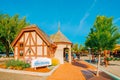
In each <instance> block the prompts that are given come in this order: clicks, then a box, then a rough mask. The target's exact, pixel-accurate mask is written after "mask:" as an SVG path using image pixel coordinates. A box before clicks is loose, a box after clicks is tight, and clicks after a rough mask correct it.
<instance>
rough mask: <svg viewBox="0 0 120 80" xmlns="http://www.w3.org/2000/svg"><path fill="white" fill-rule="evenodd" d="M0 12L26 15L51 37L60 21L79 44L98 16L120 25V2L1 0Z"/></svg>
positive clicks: (94, 0) (74, 41)
mask: <svg viewBox="0 0 120 80" xmlns="http://www.w3.org/2000/svg"><path fill="white" fill-rule="evenodd" d="M0 12H2V13H7V14H9V15H11V16H13V15H15V14H19V15H20V17H23V16H26V18H27V21H28V22H30V23H31V24H36V25H38V26H39V27H40V28H41V29H42V30H43V31H44V32H46V34H48V35H51V34H54V33H56V32H57V30H58V22H60V30H61V32H62V33H63V34H64V35H65V36H66V37H67V38H68V39H69V40H70V41H72V42H73V43H79V44H84V42H85V40H86V36H87V35H88V33H89V31H90V28H91V27H92V25H93V24H94V21H95V18H96V16H97V15H105V16H107V17H111V16H112V17H114V20H113V23H114V24H115V25H117V26H120V0H1V1H0ZM119 28H120V27H119Z"/></svg>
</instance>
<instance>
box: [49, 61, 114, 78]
mask: <svg viewBox="0 0 120 80" xmlns="http://www.w3.org/2000/svg"><path fill="white" fill-rule="evenodd" d="M47 80H114V79H113V78H112V77H110V76H109V75H107V74H106V73H104V72H100V76H99V77H96V68H95V67H94V66H92V65H90V64H88V63H87V62H85V61H77V62H73V63H72V64H69V63H65V64H62V65H60V66H59V67H58V69H57V70H56V71H55V72H53V74H52V75H51V76H49V77H48V78H47Z"/></svg>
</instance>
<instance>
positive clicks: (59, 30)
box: [58, 22, 60, 31]
mask: <svg viewBox="0 0 120 80" xmlns="http://www.w3.org/2000/svg"><path fill="white" fill-rule="evenodd" d="M58 31H60V22H58Z"/></svg>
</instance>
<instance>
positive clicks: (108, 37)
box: [85, 16, 120, 50]
mask: <svg viewBox="0 0 120 80" xmlns="http://www.w3.org/2000/svg"><path fill="white" fill-rule="evenodd" d="M112 20H113V18H112V17H110V18H107V17H105V16H98V17H97V18H96V21H95V23H94V26H93V28H91V32H90V33H89V35H88V36H87V40H86V42H85V45H86V46H87V47H90V48H96V49H97V50H100V49H102V50H106V49H107V50H112V49H113V48H114V46H115V44H117V43H118V40H119V38H120V33H119V31H118V27H117V26H114V25H113V23H112Z"/></svg>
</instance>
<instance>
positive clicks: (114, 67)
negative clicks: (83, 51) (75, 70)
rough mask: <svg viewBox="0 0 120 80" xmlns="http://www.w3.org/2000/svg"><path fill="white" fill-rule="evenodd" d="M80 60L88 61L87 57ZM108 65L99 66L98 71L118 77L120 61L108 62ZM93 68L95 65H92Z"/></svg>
mask: <svg viewBox="0 0 120 80" xmlns="http://www.w3.org/2000/svg"><path fill="white" fill-rule="evenodd" d="M81 59H82V60H89V58H88V57H81ZM109 63H110V65H108V66H107V67H105V65H100V69H101V70H103V71H107V72H110V73H112V74H114V75H116V76H118V77H120V61H110V62H109ZM92 65H94V66H97V64H93V63H92Z"/></svg>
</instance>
